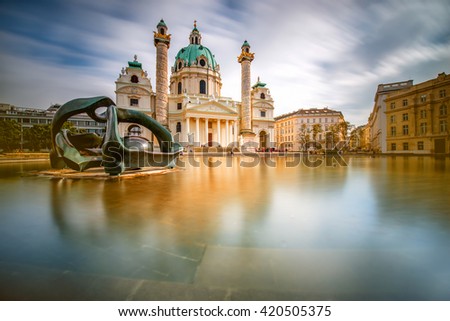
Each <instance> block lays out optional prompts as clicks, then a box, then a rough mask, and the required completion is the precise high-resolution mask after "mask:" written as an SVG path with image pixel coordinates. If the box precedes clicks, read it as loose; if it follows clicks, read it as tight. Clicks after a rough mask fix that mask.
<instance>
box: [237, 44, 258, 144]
mask: <svg viewBox="0 0 450 321" xmlns="http://www.w3.org/2000/svg"><path fill="white" fill-rule="evenodd" d="M254 57H255V54H254V53H251V52H250V44H249V43H248V42H247V40H245V41H244V43H243V44H242V47H241V54H240V55H239V57H238V62H239V63H240V64H241V112H240V117H241V131H240V135H242V138H243V142H244V144H245V143H247V142H253V141H254V138H255V133H253V130H252V110H251V109H252V108H251V107H252V106H251V63H252V61H253V59H254Z"/></svg>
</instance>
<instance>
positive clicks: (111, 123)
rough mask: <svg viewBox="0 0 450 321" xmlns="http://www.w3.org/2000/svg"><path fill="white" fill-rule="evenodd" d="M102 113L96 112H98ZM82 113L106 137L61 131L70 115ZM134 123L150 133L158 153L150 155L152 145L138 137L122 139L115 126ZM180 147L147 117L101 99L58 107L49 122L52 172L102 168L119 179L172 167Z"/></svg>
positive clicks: (78, 100) (80, 101) (74, 102)
mask: <svg viewBox="0 0 450 321" xmlns="http://www.w3.org/2000/svg"><path fill="white" fill-rule="evenodd" d="M103 107H106V110H105V111H104V112H102V113H100V112H98V111H97V110H98V109H99V108H102V109H104V108H103ZM81 113H86V114H87V115H88V116H89V117H91V118H92V119H93V120H95V121H96V122H99V123H106V133H105V135H104V137H100V136H99V135H97V134H95V133H83V134H73V133H71V132H70V131H68V130H67V129H62V126H63V124H64V123H65V122H66V121H67V120H68V119H69V118H70V117H72V116H73V115H76V114H81ZM121 122H126V123H135V124H138V125H141V126H143V127H145V128H147V129H148V130H150V131H151V132H152V134H153V135H154V136H155V138H156V140H157V141H158V144H159V149H160V151H154V150H153V145H152V142H150V141H148V140H147V139H145V138H143V137H139V136H136V137H135V136H125V137H122V136H121V135H120V133H119V126H118V125H119V123H121ZM181 151H182V146H181V145H180V144H178V143H175V142H174V141H173V137H172V135H171V134H170V132H169V131H168V130H167V129H166V128H165V127H163V126H162V125H161V124H159V123H158V122H157V121H156V120H154V119H153V118H151V117H150V116H148V115H146V114H144V113H142V112H140V111H136V110H129V109H123V108H118V107H116V106H115V104H114V102H113V101H112V100H111V99H110V98H108V97H105V96H99V97H92V98H78V99H74V100H71V101H69V102H67V103H65V104H64V105H62V106H61V107H60V108H59V109H58V111H57V112H56V113H55V116H54V117H53V122H52V150H51V152H50V161H51V165H52V167H53V168H64V167H66V166H68V167H70V168H72V169H74V170H77V171H84V170H86V169H88V168H93V167H103V168H104V170H105V172H106V173H108V174H110V175H120V174H121V173H123V172H124V170H125V169H135V168H141V167H149V166H158V167H162V166H163V167H173V166H174V163H175V160H176V158H177V157H178V156H179V154H180V152H181Z"/></svg>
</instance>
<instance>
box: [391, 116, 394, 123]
mask: <svg viewBox="0 0 450 321" xmlns="http://www.w3.org/2000/svg"><path fill="white" fill-rule="evenodd" d="M393 123H395V115H391V124H393Z"/></svg>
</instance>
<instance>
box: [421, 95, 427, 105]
mask: <svg viewBox="0 0 450 321" xmlns="http://www.w3.org/2000/svg"><path fill="white" fill-rule="evenodd" d="M426 101H427V95H421V96H420V102H421V103H424V102H426Z"/></svg>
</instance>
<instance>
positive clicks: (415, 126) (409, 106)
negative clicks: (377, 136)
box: [385, 72, 450, 154]
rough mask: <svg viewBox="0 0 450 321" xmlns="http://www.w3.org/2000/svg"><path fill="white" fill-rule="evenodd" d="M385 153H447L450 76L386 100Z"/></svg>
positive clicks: (423, 83) (422, 84) (428, 82)
mask: <svg viewBox="0 0 450 321" xmlns="http://www.w3.org/2000/svg"><path fill="white" fill-rule="evenodd" d="M385 104H386V106H387V110H386V115H385V118H386V123H387V127H386V129H387V138H386V144H387V152H388V153H426V154H430V153H431V154H434V153H436V154H444V153H450V131H449V121H450V110H449V109H450V75H447V74H445V73H444V72H443V73H440V74H439V75H438V76H437V78H435V79H431V80H428V81H425V82H422V83H420V84H416V85H414V86H409V87H408V88H405V89H403V90H400V91H396V92H395V93H390V94H388V95H387V96H386V98H385Z"/></svg>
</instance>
